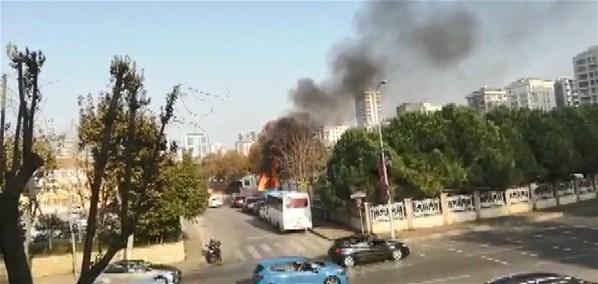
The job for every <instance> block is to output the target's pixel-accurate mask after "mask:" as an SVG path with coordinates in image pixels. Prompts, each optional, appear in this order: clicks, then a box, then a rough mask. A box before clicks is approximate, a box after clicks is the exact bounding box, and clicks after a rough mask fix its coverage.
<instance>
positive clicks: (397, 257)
mask: <svg viewBox="0 0 598 284" xmlns="http://www.w3.org/2000/svg"><path fill="white" fill-rule="evenodd" d="M401 258H403V252H401V250H400V249H395V250H393V251H392V259H393V260H394V261H399V260H401Z"/></svg>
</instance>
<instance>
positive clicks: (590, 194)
mask: <svg viewBox="0 0 598 284" xmlns="http://www.w3.org/2000/svg"><path fill="white" fill-rule="evenodd" d="M592 198H596V192H586V193H582V194H580V195H579V200H588V199H592Z"/></svg>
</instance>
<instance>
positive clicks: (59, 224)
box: [35, 214, 69, 250]
mask: <svg viewBox="0 0 598 284" xmlns="http://www.w3.org/2000/svg"><path fill="white" fill-rule="evenodd" d="M35 229H37V230H38V231H41V232H45V233H47V234H48V248H49V249H50V250H52V238H53V237H54V233H55V232H57V231H58V232H60V233H64V232H68V231H69V224H68V222H66V221H63V220H62V219H60V218H59V217H58V216H56V214H50V215H41V216H40V217H39V219H38V224H37V225H36V226H35Z"/></svg>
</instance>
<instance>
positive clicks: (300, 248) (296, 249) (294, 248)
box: [287, 240, 304, 253]
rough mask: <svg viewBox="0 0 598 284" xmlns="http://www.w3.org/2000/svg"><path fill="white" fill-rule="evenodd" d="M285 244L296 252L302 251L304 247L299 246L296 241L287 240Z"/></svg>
mask: <svg viewBox="0 0 598 284" xmlns="http://www.w3.org/2000/svg"><path fill="white" fill-rule="evenodd" d="M287 244H288V245H289V246H290V247H291V248H292V249H293V250H294V251H295V252H296V253H302V252H303V251H304V248H303V247H301V246H300V245H299V244H298V243H297V242H296V241H293V240H291V241H288V242H287Z"/></svg>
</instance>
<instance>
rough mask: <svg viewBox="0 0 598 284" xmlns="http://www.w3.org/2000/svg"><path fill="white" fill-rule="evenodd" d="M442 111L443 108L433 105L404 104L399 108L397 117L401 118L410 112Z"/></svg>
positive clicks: (424, 103)
mask: <svg viewBox="0 0 598 284" xmlns="http://www.w3.org/2000/svg"><path fill="white" fill-rule="evenodd" d="M439 110H442V106H439V105H434V104H431V103H426V102H423V103H403V104H401V105H400V106H398V107H397V116H401V115H403V114H406V113H410V112H421V113H431V112H435V111H439Z"/></svg>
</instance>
